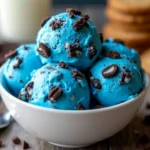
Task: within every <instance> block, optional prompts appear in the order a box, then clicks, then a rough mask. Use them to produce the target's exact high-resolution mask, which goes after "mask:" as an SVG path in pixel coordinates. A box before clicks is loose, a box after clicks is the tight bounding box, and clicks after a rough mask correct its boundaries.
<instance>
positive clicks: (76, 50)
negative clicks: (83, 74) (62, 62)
mask: <svg viewBox="0 0 150 150" xmlns="http://www.w3.org/2000/svg"><path fill="white" fill-rule="evenodd" d="M65 47H66V48H67V49H68V56H69V57H79V56H80V55H81V53H82V49H81V47H80V46H79V45H73V44H69V43H66V45H65Z"/></svg>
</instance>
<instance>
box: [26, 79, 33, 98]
mask: <svg viewBox="0 0 150 150" xmlns="http://www.w3.org/2000/svg"><path fill="white" fill-rule="evenodd" d="M33 86H34V82H33V81H32V82H30V83H28V84H27V86H26V87H25V91H26V99H27V100H29V99H30V97H31V95H32V89H33Z"/></svg>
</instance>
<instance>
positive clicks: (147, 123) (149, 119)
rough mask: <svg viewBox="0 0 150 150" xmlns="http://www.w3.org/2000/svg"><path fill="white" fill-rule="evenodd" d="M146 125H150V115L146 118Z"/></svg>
mask: <svg viewBox="0 0 150 150" xmlns="http://www.w3.org/2000/svg"><path fill="white" fill-rule="evenodd" d="M144 124H145V125H148V126H149V125H150V115H147V116H145V117H144Z"/></svg>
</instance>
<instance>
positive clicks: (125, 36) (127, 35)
mask: <svg viewBox="0 0 150 150" xmlns="http://www.w3.org/2000/svg"><path fill="white" fill-rule="evenodd" d="M103 34H104V38H105V39H106V38H109V37H112V38H116V39H120V40H122V41H124V42H125V44H126V45H127V46H129V47H131V48H134V47H137V48H138V47H141V46H143V45H144V47H147V46H150V43H149V39H150V34H149V33H148V32H126V31H124V30H121V29H118V28H115V27H114V26H112V25H111V24H109V23H108V24H105V25H104V27H103Z"/></svg>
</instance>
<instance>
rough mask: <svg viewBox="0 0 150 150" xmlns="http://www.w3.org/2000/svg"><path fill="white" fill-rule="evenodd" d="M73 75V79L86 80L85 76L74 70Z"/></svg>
mask: <svg viewBox="0 0 150 150" xmlns="http://www.w3.org/2000/svg"><path fill="white" fill-rule="evenodd" d="M71 74H72V77H73V78H75V79H78V78H84V75H83V74H82V73H80V72H79V71H77V70H72V72H71Z"/></svg>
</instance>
